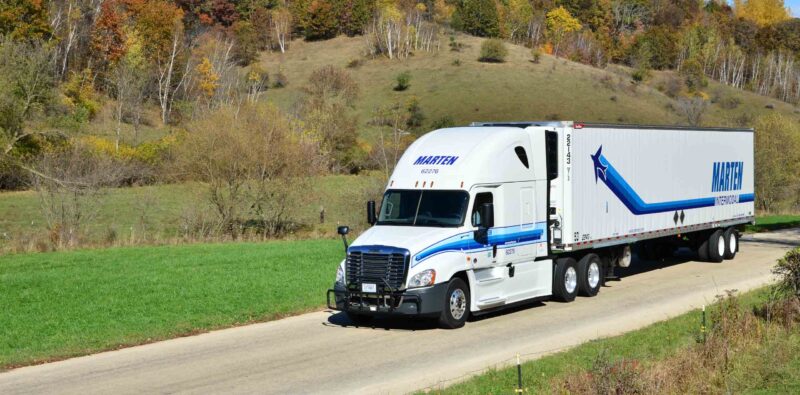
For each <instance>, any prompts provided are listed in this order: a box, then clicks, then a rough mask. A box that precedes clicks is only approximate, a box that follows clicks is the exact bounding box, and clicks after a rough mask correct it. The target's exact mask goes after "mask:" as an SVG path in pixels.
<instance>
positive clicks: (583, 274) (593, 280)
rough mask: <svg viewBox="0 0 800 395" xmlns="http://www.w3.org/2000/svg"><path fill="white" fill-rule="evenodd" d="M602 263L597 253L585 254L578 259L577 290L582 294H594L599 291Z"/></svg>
mask: <svg viewBox="0 0 800 395" xmlns="http://www.w3.org/2000/svg"><path fill="white" fill-rule="evenodd" d="M602 278H603V263H602V262H601V261H600V257H599V256H597V254H587V255H586V256H584V257H583V258H581V260H580V261H578V292H579V293H580V294H581V295H582V296H590V297H591V296H595V295H597V293H598V292H600V286H601V284H602V281H601V280H602Z"/></svg>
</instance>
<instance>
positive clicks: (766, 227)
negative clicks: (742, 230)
mask: <svg viewBox="0 0 800 395" xmlns="http://www.w3.org/2000/svg"><path fill="white" fill-rule="evenodd" d="M795 227H800V215H790V214H785V215H763V216H759V217H757V218H756V224H755V225H747V228H746V230H747V231H748V232H766V231H770V230H778V229H786V228H795Z"/></svg>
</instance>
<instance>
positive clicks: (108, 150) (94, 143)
mask: <svg viewBox="0 0 800 395" xmlns="http://www.w3.org/2000/svg"><path fill="white" fill-rule="evenodd" d="M78 141H79V142H81V143H83V144H85V145H86V146H87V147H88V148H89V149H90V150H92V151H93V152H95V153H96V154H100V155H105V156H109V157H112V158H116V159H122V160H136V161H140V162H145V163H151V164H155V163H157V162H158V160H159V159H160V158H161V155H162V154H163V153H164V152H166V151H167V150H168V149H170V148H171V147H173V146H175V144H176V143H177V142H178V137H177V136H175V135H168V136H164V137H162V138H160V139H158V140H154V141H149V142H146V143H143V144H140V145H138V146H136V147H133V146H130V145H128V144H120V145H119V150H117V148H116V143H115V142H114V141H113V140H111V139H107V138H103V137H98V136H84V137H81V138H80V139H79V140H78Z"/></svg>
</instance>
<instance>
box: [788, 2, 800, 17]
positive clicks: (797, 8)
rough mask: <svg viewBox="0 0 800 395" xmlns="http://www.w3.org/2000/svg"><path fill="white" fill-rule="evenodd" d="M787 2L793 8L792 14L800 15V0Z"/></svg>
mask: <svg viewBox="0 0 800 395" xmlns="http://www.w3.org/2000/svg"><path fill="white" fill-rule="evenodd" d="M785 3H786V6H788V7H789V8H791V9H792V15H794V16H796V17H800V0H786V1H785Z"/></svg>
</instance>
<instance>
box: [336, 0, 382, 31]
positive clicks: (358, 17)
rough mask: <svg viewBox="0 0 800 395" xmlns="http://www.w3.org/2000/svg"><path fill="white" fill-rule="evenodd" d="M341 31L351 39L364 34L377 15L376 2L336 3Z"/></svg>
mask: <svg viewBox="0 0 800 395" xmlns="http://www.w3.org/2000/svg"><path fill="white" fill-rule="evenodd" d="M333 3H334V6H335V12H336V16H337V19H338V21H339V30H340V32H341V33H344V34H346V35H347V36H349V37H352V36H355V35H358V34H363V33H364V28H365V27H366V26H367V25H368V24H369V21H370V19H371V18H372V16H373V14H374V13H375V0H339V1H334V2H333Z"/></svg>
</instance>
